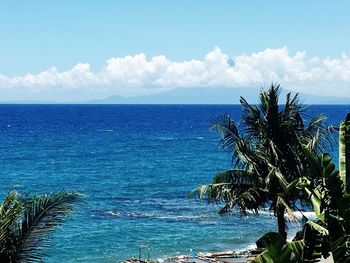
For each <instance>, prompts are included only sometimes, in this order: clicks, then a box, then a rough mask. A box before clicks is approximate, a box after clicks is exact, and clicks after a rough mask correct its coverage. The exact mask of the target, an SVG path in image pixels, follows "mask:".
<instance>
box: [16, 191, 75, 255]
mask: <svg viewBox="0 0 350 263" xmlns="http://www.w3.org/2000/svg"><path fill="white" fill-rule="evenodd" d="M79 199H80V194H78V193H74V192H66V191H62V192H59V193H55V194H51V195H40V196H35V197H33V198H30V199H29V200H25V211H24V216H23V220H22V224H21V228H20V234H19V239H18V244H17V247H18V251H17V260H18V261H19V262H21V261H22V260H26V261H30V262H41V259H42V256H43V249H44V248H46V247H48V246H49V243H48V240H47V236H48V235H49V234H50V233H51V232H52V231H53V230H54V229H55V228H56V227H57V226H58V225H59V224H60V223H61V222H62V220H63V219H64V218H65V216H66V215H67V214H68V213H69V212H71V211H72V209H73V204H74V203H76V202H77V201H78V200H79Z"/></svg>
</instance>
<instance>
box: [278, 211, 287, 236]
mask: <svg viewBox="0 0 350 263" xmlns="http://www.w3.org/2000/svg"><path fill="white" fill-rule="evenodd" d="M284 212H285V209H284V207H279V208H277V224H278V233H280V235H281V236H282V237H283V238H284V239H285V240H287V232H286V220H285V219H284Z"/></svg>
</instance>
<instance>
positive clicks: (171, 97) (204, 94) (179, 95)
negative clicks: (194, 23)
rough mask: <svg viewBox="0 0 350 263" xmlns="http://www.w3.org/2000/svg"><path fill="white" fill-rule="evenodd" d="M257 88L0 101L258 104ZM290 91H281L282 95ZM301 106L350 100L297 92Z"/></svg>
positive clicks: (192, 89) (30, 102)
mask: <svg viewBox="0 0 350 263" xmlns="http://www.w3.org/2000/svg"><path fill="white" fill-rule="evenodd" d="M259 90H260V88H258V87H255V88H253V87H251V88H249V87H248V88H247V87H246V88H225V87H217V88H215V87H210V88H209V87H195V88H175V89H172V90H168V91H163V92H160V93H156V94H150V95H142V96H130V97H124V96H119V95H115V96H109V97H106V98H104V99H96V100H87V101H69V102H60V101H40V100H37V101H34V100H30V101H20V100H19V101H0V103H3V104H238V103H239V98H240V97H241V96H242V97H244V98H246V99H247V100H248V101H251V102H252V103H257V102H258V99H259V98H258V96H257V94H258V93H259ZM288 92H292V93H294V94H295V93H296V92H293V91H288V90H282V94H281V95H282V96H284V95H285V94H286V93H288ZM300 95H301V97H302V98H303V103H304V104H350V97H335V96H318V95H311V94H305V93H300Z"/></svg>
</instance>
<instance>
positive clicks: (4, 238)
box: [0, 191, 23, 260]
mask: <svg viewBox="0 0 350 263" xmlns="http://www.w3.org/2000/svg"><path fill="white" fill-rule="evenodd" d="M22 211H23V204H22V202H21V198H20V196H19V194H18V193H17V192H16V191H11V192H10V193H9V194H8V195H7V196H6V198H5V200H4V202H3V203H2V205H1V206H0V255H8V257H9V258H11V259H12V260H13V257H14V253H13V251H14V250H15V247H16V234H17V231H18V221H19V219H20V216H21V213H22ZM0 258H2V256H0Z"/></svg>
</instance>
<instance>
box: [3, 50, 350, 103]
mask: <svg viewBox="0 0 350 263" xmlns="http://www.w3.org/2000/svg"><path fill="white" fill-rule="evenodd" d="M271 82H279V83H281V84H282V86H284V87H285V88H288V89H292V90H295V91H300V92H304V93H310V94H318V95H335V96H347V97H350V58H348V57H347V55H346V54H343V55H342V56H341V57H340V58H327V59H323V60H322V59H320V58H318V57H312V58H308V57H307V55H306V52H305V51H303V52H296V53H295V54H289V51H288V49H287V48H286V47H284V48H280V49H266V50H264V51H261V52H257V53H252V54H249V55H245V54H242V55H239V56H236V57H233V58H230V57H229V56H228V55H227V54H225V53H224V52H223V51H221V50H220V49H219V48H214V50H213V51H211V52H209V53H208V54H206V55H205V57H204V59H202V60H194V59H192V60H188V61H181V62H173V61H170V60H169V59H167V58H166V57H165V56H155V57H152V58H150V59H147V57H146V55H145V54H137V55H134V56H125V57H115V58H110V59H108V60H107V61H106V62H105V65H103V67H102V68H101V70H99V71H97V72H92V71H91V68H90V65H89V64H86V63H78V64H77V65H75V66H74V67H73V68H72V69H70V70H68V71H59V70H58V69H57V68H56V67H52V68H50V69H48V70H46V71H43V72H41V73H39V74H26V75H24V76H16V77H12V78H10V77H7V76H4V75H1V74H0V91H1V93H2V94H4V96H3V97H6V96H5V94H7V97H6V99H9V98H10V97H11V96H22V97H23V98H30V99H32V98H34V97H33V96H31V94H36V96H39V97H38V98H45V99H52V100H55V99H57V98H60V99H61V100H70V99H92V98H101V97H104V96H109V95H138V94H147V93H153V92H155V91H161V90H167V89H171V88H175V87H183V88H186V87H213V88H215V87H218V86H224V87H232V88H234V87H245V86H247V87H248V86H249V87H251V86H260V85H261V84H267V85H268V84H269V83H271ZM79 94H80V95H79ZM82 94H83V95H82ZM13 99H18V98H17V97H14V98H13Z"/></svg>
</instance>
